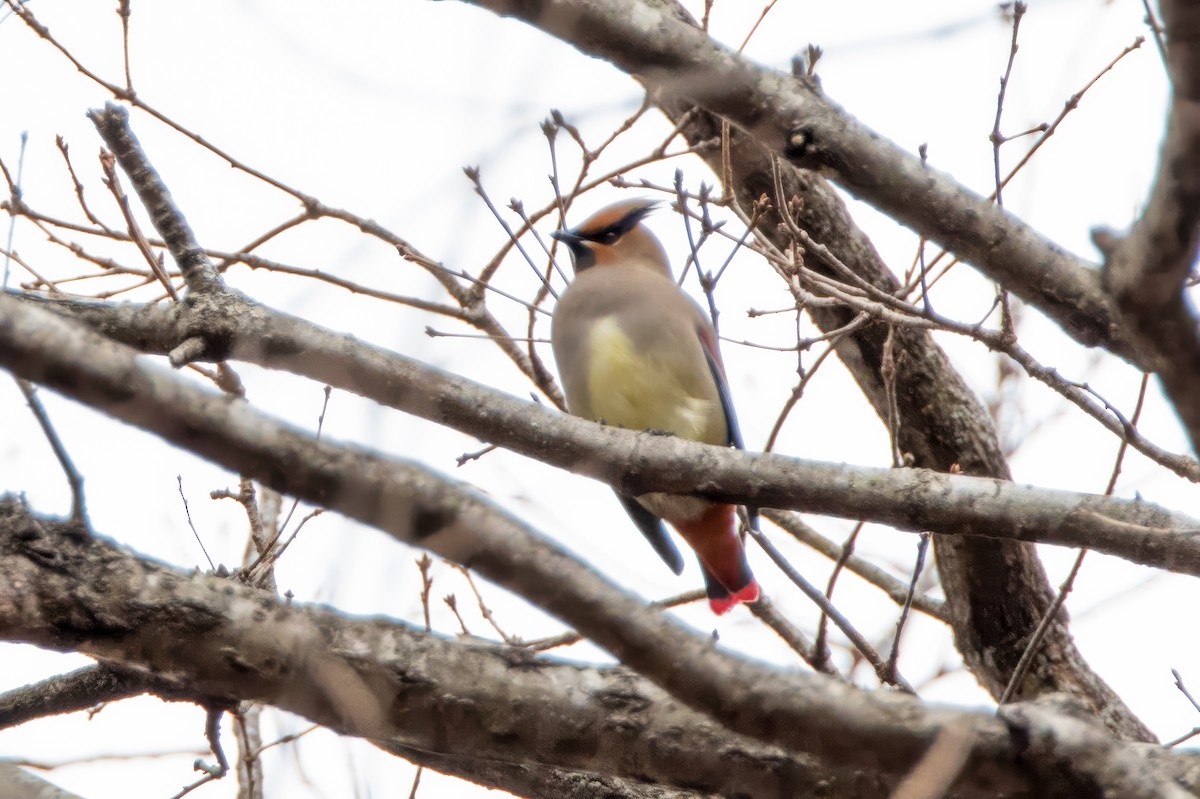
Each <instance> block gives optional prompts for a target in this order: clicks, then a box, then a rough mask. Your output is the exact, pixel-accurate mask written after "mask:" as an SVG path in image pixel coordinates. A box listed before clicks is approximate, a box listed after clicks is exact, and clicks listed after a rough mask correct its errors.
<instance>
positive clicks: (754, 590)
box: [708, 580, 759, 616]
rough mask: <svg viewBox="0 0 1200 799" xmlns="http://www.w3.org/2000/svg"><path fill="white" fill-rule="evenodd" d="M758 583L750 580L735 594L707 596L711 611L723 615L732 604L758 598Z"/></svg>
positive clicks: (752, 600)
mask: <svg viewBox="0 0 1200 799" xmlns="http://www.w3.org/2000/svg"><path fill="white" fill-rule="evenodd" d="M758 596H759V592H758V583H756V582H755V581H754V580H751V581H750V582H749V583H748V584H747V585H746V587H745V588H743V589H741V590H740V591H738V592H737V593H736V594H730V595H729V596H723V597H720V598H713V597H709V599H708V606H709V607H710V608H712V612H713V613H715V614H717V615H718V616H723V615H725V614H726V613H728V612H729V610H730V609H731V608H732V607H733V606H734V605H740V604H741V603H742V602H754V601H756V600H757V599H758Z"/></svg>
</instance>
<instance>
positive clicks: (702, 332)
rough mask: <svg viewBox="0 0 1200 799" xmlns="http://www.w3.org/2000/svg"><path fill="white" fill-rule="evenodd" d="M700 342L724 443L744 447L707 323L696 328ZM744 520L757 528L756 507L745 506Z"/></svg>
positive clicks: (713, 333)
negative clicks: (718, 405)
mask: <svg viewBox="0 0 1200 799" xmlns="http://www.w3.org/2000/svg"><path fill="white" fill-rule="evenodd" d="M697 334H698V335H699V337H700V344H701V345H703V347H704V358H705V360H707V361H708V370H709V371H710V372H712V377H713V382H714V383H716V384H717V395H718V396H719V397H720V398H721V410H723V411H724V412H725V430H726V431H727V433H728V435H727V437H726V441H725V443H726V444H727V445H728V446H731V447H736V448H737V449H745V448H746V444H745V442H744V441H742V430H741V428H740V427H738V421H737V414H736V413H735V412H734V410H733V397H731V396H730V394H729V381H728V380H726V379H725V367H724V366H723V365H722V364H721V353H720V351H719V350H718V349H717V336H716V333H715V332H713V329H712V328H711V327H709V326H708V325H703V326H701V327H699V328H697ZM746 521H747V523H748V524H749V525H750V528H751V529H753V530H758V508H755V507H751V506H749V505H747V506H746Z"/></svg>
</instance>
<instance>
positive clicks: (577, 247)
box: [550, 230, 596, 274]
mask: <svg viewBox="0 0 1200 799" xmlns="http://www.w3.org/2000/svg"><path fill="white" fill-rule="evenodd" d="M550 238H552V239H555V240H557V241H561V242H562V243H563V244H565V245H567V249H568V250H570V251H571V262H572V263H573V264H574V265H575V272H576V274H578V273H579V272H582V271H583V270H584V269H587V268H588V267H589V266H591V265H592V264H594V263H596V254H595V253H594V252H592V248H591V247H589V246H588V245H587V239H585V238H584V237H583V236H581V235H579V233H577V232H576V231H574V230H556V231H554V232H553V233H551V234H550Z"/></svg>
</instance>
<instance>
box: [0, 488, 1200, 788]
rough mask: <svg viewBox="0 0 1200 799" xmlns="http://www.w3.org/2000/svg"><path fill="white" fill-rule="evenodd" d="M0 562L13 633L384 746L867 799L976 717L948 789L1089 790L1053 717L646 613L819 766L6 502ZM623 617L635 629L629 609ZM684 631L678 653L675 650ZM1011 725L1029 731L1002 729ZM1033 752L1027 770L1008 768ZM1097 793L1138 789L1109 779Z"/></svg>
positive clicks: (553, 669)
mask: <svg viewBox="0 0 1200 799" xmlns="http://www.w3.org/2000/svg"><path fill="white" fill-rule="evenodd" d="M0 571H3V573H4V574H6V575H9V579H8V580H6V581H5V582H4V583H3V584H0V630H2V631H3V635H4V637H5V638H7V639H10V640H23V641H28V642H31V643H35V644H38V645H40V646H46V647H50V648H55V649H70V650H77V651H82V652H85V653H88V654H91V655H93V656H95V657H99V658H102V659H105V660H107V661H111V662H115V663H118V664H120V665H122V666H123V667H125V668H131V669H137V670H139V671H146V672H151V673H156V674H162V675H167V676H169V677H172V678H176V679H178V680H179V681H181V682H187V683H188V684H191V685H194V686H195V687H196V688H197V689H198V690H201V691H204V692H205V693H208V694H212V695H216V696H224V697H226V698H228V699H229V700H252V701H258V702H264V703H268V704H271V705H273V706H276V707H280V708H283V709H286V710H289V711H291V712H294V713H298V714H300V715H303V716H305V717H307V718H310V719H312V720H314V721H317V722H319V723H322V724H324V725H326V726H329V727H331V728H332V729H335V730H338V731H341V732H344V733H347V734H352V735H360V736H365V737H369V738H371V739H372V740H375V741H376V742H378V743H380V745H383V746H385V748H388V749H389V750H390V751H405V750H406V749H407V750H411V749H418V750H422V751H429V752H434V753H443V754H448V755H467V756H470V757H476V758H492V759H496V760H500V761H502V762H504V763H515V764H519V763H522V762H526V761H528V760H530V759H533V760H535V762H542V763H550V764H553V765H555V766H556V767H568V768H570V767H582V768H585V769H588V770H592V769H599V770H602V771H603V772H604V773H606V774H615V775H626V776H633V777H635V778H636V779H639V780H650V781H653V782H659V783H663V784H666V785H686V786H688V787H689V788H692V789H696V790H701V791H703V790H711V791H713V792H717V793H721V794H723V795H730V794H738V793H744V794H745V795H754V796H761V797H770V796H781V797H782V796H796V795H811V794H812V793H813V792H814V791H818V792H820V793H821V795H823V796H831V797H839V796H845V797H851V796H854V797H867V798H869V797H875V796H878V797H883V796H886V795H887V792H888V790H890V788H891V787H894V785H895V784H896V782H897V781H898V780H899V779H900V778H901V777H902V776H903V774H904V772H905V770H906V768H907V766H908V765H909V764H910V763H911V762H912V761H913V760H915V758H916V757H918V756H919V755H920V753H921V751H922V750H923V748H924V746H925V745H926V744H928V743H929V742H930V741H931V740H932V738H933V736H934V734H935V733H936V731H937V730H938V729H940V728H941V727H942V726H944V725H946V724H955V725H965V726H969V727H970V728H971V729H972V731H973V733H974V734H975V736H976V740H977V744H976V747H975V750H974V754H973V756H972V758H971V762H970V764H969V770H968V771H967V772H965V773H964V775H963V777H962V778H961V779H960V780H959V781H958V782H957V783H956V787H955V789H954V791H953V792H952V794H951V795H952V796H960V797H965V796H981V797H982V796H995V795H997V794H998V793H999V794H1003V795H1006V796H1032V795H1047V794H1046V792H1047V791H1049V792H1050V793H1052V794H1054V795H1062V796H1075V795H1083V794H1082V793H1081V792H1080V791H1078V790H1077V788H1078V786H1081V785H1083V786H1086V785H1088V784H1090V783H1091V782H1093V781H1095V780H1096V779H1097V778H1098V777H1100V776H1102V774H1103V772H1102V770H1101V769H1099V768H1098V767H1096V764H1095V763H1094V762H1089V767H1088V769H1087V770H1082V771H1081V770H1077V769H1074V768H1072V766H1071V764H1070V763H1061V762H1058V761H1057V760H1056V759H1048V760H1040V759H1039V758H1040V757H1041V755H1040V753H1039V752H1038V751H1036V750H1035V751H1031V752H1030V751H1027V752H1024V753H1022V752H1020V751H1019V750H1018V749H1016V748H1014V747H1013V744H1012V741H1013V740H1020V739H1021V737H1022V735H1025V736H1031V737H1032V736H1039V734H1040V733H1039V730H1040V728H1041V727H1044V726H1045V725H1046V723H1047V722H1052V721H1056V719H1057V717H1056V716H1054V715H1050V716H1041V717H1038V718H1037V719H1035V721H1036V724H1037V725H1038V726H1037V727H1032V726H1031V727H1025V726H1024V725H1023V724H1022V723H1021V720H1020V719H1019V718H1018V717H1017V716H1016V715H1013V714H1010V716H1009V717H1007V718H1006V721H1005V722H1001V721H1000V720H999V719H997V718H996V717H995V716H993V715H991V714H987V713H963V712H956V711H949V710H934V709H929V708H925V707H923V706H922V705H921V704H920V703H919V702H918V701H916V700H914V699H912V698H910V697H906V696H901V695H890V696H885V695H870V694H867V693H865V692H862V691H857V690H855V689H853V688H850V687H847V686H843V685H841V684H839V683H836V682H834V681H832V680H828V679H826V678H822V677H819V676H813V675H798V674H793V675H784V674H781V673H778V672H772V671H769V670H766V669H763V668H761V667H759V666H756V665H753V664H750V663H737V662H732V661H729V659H728V658H727V657H726V656H724V655H721V654H720V653H718V652H716V651H714V650H713V649H712V647H711V644H710V643H708V642H705V641H704V640H703V638H702V637H701V636H696V635H693V634H690V633H685V632H683V631H682V630H678V628H675V627H673V625H670V624H668V623H666V622H665V620H664V619H662V618H661V617H660V616H658V614H648V613H646V612H645V611H642V610H638V611H637V614H638V615H644V616H645V617H646V618H654V619H655V620H656V623H657V626H659V627H660V628H661V629H662V630H663V631H666V632H668V635H667V638H666V639H664V640H662V641H660V642H658V643H659V646H661V647H662V648H664V649H666V650H667V657H668V658H671V657H672V656H675V657H677V658H678V660H677V661H676V668H686V669H687V670H689V673H688V674H684V675H681V678H682V679H689V678H690V679H697V680H700V681H701V682H703V681H705V679H706V677H708V676H711V674H706V671H707V670H706V668H704V664H706V663H707V664H708V665H709V666H715V665H717V664H718V662H720V661H727V662H726V663H724V665H723V666H722V667H721V668H722V670H723V671H725V677H726V678H727V680H729V681H730V682H729V683H726V686H727V687H728V689H731V690H732V691H733V692H734V694H733V696H736V697H737V700H738V703H739V706H738V707H736V708H734V707H731V708H728V709H726V710H723V711H722V714H723V715H727V716H732V715H733V714H735V713H737V714H740V715H742V716H746V715H748V716H762V715H763V714H766V716H769V717H771V718H772V720H773V721H774V722H775V723H776V724H779V725H782V727H781V728H777V729H775V730H772V731H771V733H770V735H771V737H779V738H788V739H790V740H791V741H792V742H793V743H796V744H800V745H801V746H802V748H803V749H804V750H806V751H810V752H812V753H813V754H815V755H817V756H819V757H822V758H828V761H826V762H824V763H821V764H814V763H813V762H812V761H810V760H803V759H799V758H795V757H793V756H790V755H788V754H786V753H785V752H782V751H780V750H778V749H774V748H770V747H764V746H762V745H761V744H756V743H754V742H752V741H750V740H748V739H746V738H744V737H741V736H739V735H735V734H732V733H730V732H728V731H727V730H724V729H722V728H720V727H719V726H717V725H715V724H713V723H712V722H711V721H709V720H707V719H705V718H704V717H703V716H701V715H699V714H697V713H695V712H694V711H692V710H689V709H688V708H687V707H685V706H683V705H681V704H679V703H677V702H675V701H674V700H673V699H671V698H670V697H668V696H667V695H665V694H664V693H662V691H660V690H659V689H657V688H655V687H654V686H653V685H651V684H650V683H648V682H647V681H645V680H643V679H641V678H640V677H638V676H636V675H634V674H631V673H630V672H628V671H626V670H624V669H620V668H594V667H582V666H577V665H573V664H567V663H562V662H557V661H554V660H552V659H548V658H537V657H534V656H532V655H531V654H530V653H528V652H527V651H526V650H522V649H519V648H513V647H509V646H505V645H496V644H488V643H484V642H476V641H465V640H462V639H459V640H448V639H445V638H442V637H440V636H437V635H433V634H429V633H425V632H419V631H416V630H413V629H412V628H409V627H407V626H405V625H403V624H398V623H394V622H389V621H385V620H372V619H361V620H358V619H350V618H346V617H344V616H340V615H338V614H337V613H335V612H334V611H331V610H329V609H327V608H323V607H318V606H308V605H302V604H296V603H290V602H284V601H281V600H279V599H277V598H275V597H273V596H271V595H270V594H268V593H266V592H263V591H261V590H259V589H256V588H252V587H249V586H245V585H242V584H239V583H237V582H236V581H233V580H230V579H226V578H220V577H216V576H213V575H203V574H195V573H185V572H183V571H179V570H174V569H171V568H168V567H166V566H162V565H159V564H155V563H152V562H149V561H146V560H142V559H139V558H137V557H136V556H134V555H132V554H130V553H128V552H126V551H124V550H122V549H119V548H118V547H116V546H114V545H113V544H111V543H109V542H107V541H106V540H104V539H102V538H99V537H96V536H93V537H87V538H84V537H80V536H79V535H78V534H77V533H76V532H75V531H73V530H72V529H71V528H70V527H69V526H67V525H64V524H61V523H58V522H55V521H52V520H48V519H38V518H36V517H34V516H32V515H31V514H29V512H28V511H26V510H25V509H24V508H23V507H22V506H21V505H20V504H19V503H17V502H15V501H12V500H9V501H7V502H4V503H2V504H0ZM629 622H630V623H631V624H632V625H633V626H635V627H636V626H639V625H640V624H641V619H639V618H637V617H636V616H635V617H631V618H630V619H629ZM672 630H674V631H675V632H673V633H672V632H670V631H672ZM680 636H682V638H681V637H680ZM672 639H674V640H672ZM682 640H686V641H687V642H688V646H687V647H686V649H685V650H680V649H676V648H674V647H675V645H676V644H678V643H680V642H681V641H682ZM178 641H188V642H189V645H188V646H186V647H183V646H178V645H177V643H176V642H178ZM698 666H699V667H700V668H699V670H698V671H695V672H693V671H691V669H693V668H696V667H698ZM724 690H725V689H721V692H722V693H724ZM777 691H783V693H776V692H777ZM733 696H731V697H726V698H727V699H730V698H733ZM780 706H790V708H792V709H795V708H798V707H801V706H809V707H810V710H811V711H813V713H814V714H813V715H809V716H808V717H807V719H805V720H804V721H802V722H801V724H802V726H801V727H800V728H797V727H794V726H791V725H792V724H794V723H795V722H797V721H800V720H799V719H797V718H790V719H789V716H790V713H789V712H786V711H785V712H782V713H780V711H779V707H780ZM1057 723H1060V724H1061V723H1062V722H1061V721H1058V722H1057ZM1080 724H1082V723H1080ZM1006 725H1007V726H1006ZM1011 730H1021V731H1022V735H1018V736H1017V738H1016V739H1013V738H1011V737H1010V731H1011ZM1088 734H1089V735H1093V736H1097V737H1096V738H1095V739H1094V740H1093V741H1092V745H1091V747H1090V748H1103V749H1104V751H1106V752H1109V753H1110V754H1115V755H1120V756H1121V757H1123V758H1129V765H1135V764H1142V765H1141V767H1142V768H1143V769H1145V765H1144V763H1143V761H1142V760H1141V755H1140V754H1139V751H1140V750H1138V749H1135V748H1132V747H1129V746H1128V745H1125V744H1114V743H1113V742H1111V741H1110V740H1109V739H1108V738H1107V737H1106V736H1104V735H1103V734H1099V733H1096V732H1095V731H1094V730H1091V731H1090V732H1089V733H1088ZM1076 740H1078V739H1076ZM897 747H898V748H897ZM1090 748H1089V749H1085V750H1081V752H1082V751H1088V750H1090ZM1029 758H1033V759H1034V762H1032V763H1031V762H1026V763H1023V764H1020V763H1018V760H1019V759H1024V760H1028V759H1029ZM1190 764H1191V760H1190V759H1189V758H1188V757H1185V756H1173V757H1171V758H1168V759H1166V760H1164V761H1160V765H1159V770H1158V772H1157V773H1156V774H1155V775H1154V776H1155V777H1156V778H1157V779H1160V780H1164V779H1167V777H1168V775H1171V776H1176V777H1177V778H1178V777H1182V776H1183V775H1184V774H1185V773H1186V770H1187V768H1188V767H1189V765H1190ZM1031 766H1033V767H1036V768H1038V769H1039V770H1041V771H1044V774H1045V776H1044V777H1043V778H1042V779H1041V780H1040V781H1039V782H1038V783H1037V784H1036V787H1035V785H1033V784H1031V783H1029V782H1027V780H1026V774H1027V773H1028V772H1027V771H1026V769H1027V768H1029V767H1031ZM1105 784H1107V783H1105ZM1056 789H1057V790H1058V793H1055V790H1056ZM1068 790H1069V792H1066V791H1068ZM1104 795H1105V796H1109V797H1125V796H1135V795H1140V794H1137V793H1135V792H1132V791H1131V790H1130V789H1129V787H1128V786H1127V785H1126V786H1120V785H1118V789H1116V790H1112V791H1106V792H1105V793H1104Z"/></svg>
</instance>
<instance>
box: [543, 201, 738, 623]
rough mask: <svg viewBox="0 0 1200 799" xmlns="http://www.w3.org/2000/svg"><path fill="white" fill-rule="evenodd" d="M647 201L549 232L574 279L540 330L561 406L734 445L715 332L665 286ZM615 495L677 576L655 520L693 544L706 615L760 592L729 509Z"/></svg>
mask: <svg viewBox="0 0 1200 799" xmlns="http://www.w3.org/2000/svg"><path fill="white" fill-rule="evenodd" d="M654 205H655V204H654V203H652V202H647V201H644V200H633V201H626V202H620V203H616V204H615V205H610V206H608V207H607V208H605V209H604V210H602V211H600V212H598V213H596V214H595V215H594V216H592V217H590V218H589V219H588V220H587V221H586V222H584V223H583V224H582V225H580V226H579V227H577V228H574V229H573V230H565V231H556V232H555V233H553V234H552V235H553V236H554V238H556V239H558V240H559V241H561V242H563V243H564V244H566V245H567V247H569V248H570V250H571V256H572V258H573V259H574V261H575V280H574V281H573V282H572V283H571V285H570V286H569V287H568V288H567V290H566V291H565V292H564V293H563V295H562V297H560V298H559V300H558V307H556V308H555V309H554V319H553V322H552V324H551V334H550V338H551V342H552V344H553V347H554V360H555V361H556V362H557V363H558V371H559V374H560V375H561V377H562V383H563V390H564V391H565V393H566V398H567V407H568V409H569V410H570V412H571V413H572V414H574V415H576V416H582V417H584V418H587V419H591V420H593V421H598V422H603V423H605V424H610V425H616V426H618V427H624V428H627V429H630V430H658V431H665V432H668V433H672V434H674V435H677V436H680V437H681V438H687V439H691V440H693V441H703V442H704V443H706V444H716V445H719V446H736V447H739V448H740V447H741V446H742V441H741V433H740V432H739V431H738V426H737V420H736V419H735V417H734V414H733V403H732V402H731V401H730V398H729V388H728V386H727V385H726V382H725V370H724V367H723V366H722V365H721V355H720V353H719V352H718V350H717V335H716V331H715V330H714V329H713V326H712V325H711V324H710V323H709V321H708V319H707V318H706V317H705V315H704V312H703V311H701V310H700V306H698V305H697V304H696V303H695V302H694V301H692V299H691V298H689V297H688V296H687V295H686V294H685V293H684V292H683V290H682V289H680V288H679V286H678V285H677V284H676V283H675V280H674V279H673V278H672V277H671V268H670V265H669V264H668V262H667V254H666V252H665V251H664V250H663V246H662V244H660V243H659V241H658V239H657V238H655V237H654V234H652V233H651V232H650V231H649V230H647V229H646V227H645V226H644V225H643V224H642V220H643V219H644V218H645V217H646V215H647V214H649V213H650V211H651V210H653V208H654ZM617 497H618V498H619V499H620V500H621V504H622V505H624V506H625V510H626V511H628V512H629V515H630V517H631V518H632V519H633V521H634V523H635V524H636V525H637V527H638V529H640V530H641V531H642V534H643V535H645V536H646V538H647V539H648V540H649V541H650V544H651V546H653V547H654V550H655V551H656V552H657V553H658V554H659V556H660V557H661V558H662V559H663V560H664V561H665V562H666V564H667V565H668V566H670V567H671V570H672V571H674V572H675V573H676V574H680V573H681V572H682V571H683V559H682V558H681V557H680V555H679V550H678V549H676V548H675V545H674V543H672V541H671V538H670V536H669V535H668V534H667V531H666V530H665V529H664V528H663V525H662V520H666V521H667V522H669V523H670V524H671V526H672V527H674V528H675V529H676V530H678V531H679V534H680V535H682V536H683V539H684V540H685V541H687V543H688V544H689V545H690V546H691V548H692V549H693V550H695V552H696V555H697V557H698V558H699V560H700V566H701V569H702V570H703V572H704V581H705V584H706V585H707V589H708V602H709V605H710V606H711V607H712V609H713V612H715V613H717V614H721V613H724V612H726V611H727V610H729V609H730V608H732V607H733V606H734V605H736V604H738V603H739V602H753V601H754V600H756V599H758V594H759V591H758V584H757V583H756V582H755V580H754V575H753V574H751V573H750V566H749V564H747V562H746V552H745V549H744V548H743V546H742V538H741V537H740V536H739V535H738V529H737V512H736V508H735V507H734V506H733V505H726V504H718V503H715V502H710V501H708V500H705V499H700V498H698V497H690V496H677V495H672V494H660V493H652V494H643V495H641V496H639V497H627V496H622V495H621V494H619V493H618V494H617Z"/></svg>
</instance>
